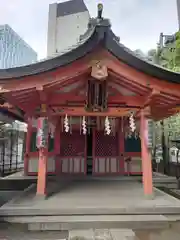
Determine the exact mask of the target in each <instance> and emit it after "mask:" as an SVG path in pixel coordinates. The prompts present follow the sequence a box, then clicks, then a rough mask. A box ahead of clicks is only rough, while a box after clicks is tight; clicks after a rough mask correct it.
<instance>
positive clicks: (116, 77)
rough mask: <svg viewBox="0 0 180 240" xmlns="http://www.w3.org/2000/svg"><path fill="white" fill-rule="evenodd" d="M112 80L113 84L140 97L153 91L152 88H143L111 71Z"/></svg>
mask: <svg viewBox="0 0 180 240" xmlns="http://www.w3.org/2000/svg"><path fill="white" fill-rule="evenodd" d="M109 74H110V79H111V81H112V82H114V83H116V84H118V85H119V86H122V87H123V88H126V89H128V90H129V91H132V92H134V93H135V94H138V95H146V94H148V93H149V92H150V91H151V88H150V87H148V86H143V85H141V84H137V83H135V82H133V81H131V80H129V79H127V78H125V77H123V76H122V75H118V74H117V73H115V72H113V71H112V70H110V71H109Z"/></svg>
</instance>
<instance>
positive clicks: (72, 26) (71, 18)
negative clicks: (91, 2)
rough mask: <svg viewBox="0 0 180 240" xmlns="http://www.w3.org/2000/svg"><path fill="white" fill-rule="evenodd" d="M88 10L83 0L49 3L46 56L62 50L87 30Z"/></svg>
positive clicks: (75, 41) (77, 39)
mask: <svg viewBox="0 0 180 240" xmlns="http://www.w3.org/2000/svg"><path fill="white" fill-rule="evenodd" d="M89 18H90V15H89V11H88V9H87V7H86V5H85V3H84V2H83V0H71V1H66V2H62V3H53V4H50V5H49V21H48V43H47V55H48V57H50V56H53V55H56V54H58V53H60V52H62V51H63V50H65V49H68V47H70V46H72V45H74V44H76V43H77V42H78V41H79V36H80V35H82V34H83V32H85V31H86V30H87V25H88V22H89Z"/></svg>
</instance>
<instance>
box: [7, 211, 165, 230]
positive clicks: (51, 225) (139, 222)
mask: <svg viewBox="0 0 180 240" xmlns="http://www.w3.org/2000/svg"><path fill="white" fill-rule="evenodd" d="M4 221H6V222H11V223H19V224H27V225H28V229H29V230H31V231H58V230H76V229H91V228H92V229H97V228H98V229H105V228H108V229H110V228H115V229H117V228H120V229H121V228H128V229H162V228H163V229H165V228H168V227H169V221H168V219H167V218H166V217H165V216H162V215H84V216H81V215H72V216H36V217H20V216H19V217H5V218H4Z"/></svg>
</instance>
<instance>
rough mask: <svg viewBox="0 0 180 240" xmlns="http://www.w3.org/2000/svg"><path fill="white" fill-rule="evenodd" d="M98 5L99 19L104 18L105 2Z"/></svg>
mask: <svg viewBox="0 0 180 240" xmlns="http://www.w3.org/2000/svg"><path fill="white" fill-rule="evenodd" d="M97 7H98V19H102V12H103V4H102V3H99V4H98V6H97Z"/></svg>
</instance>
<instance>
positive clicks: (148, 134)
mask: <svg viewBox="0 0 180 240" xmlns="http://www.w3.org/2000/svg"><path fill="white" fill-rule="evenodd" d="M144 137H145V141H146V145H147V147H148V148H152V147H153V121H152V120H151V119H146V120H145V126H144Z"/></svg>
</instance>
